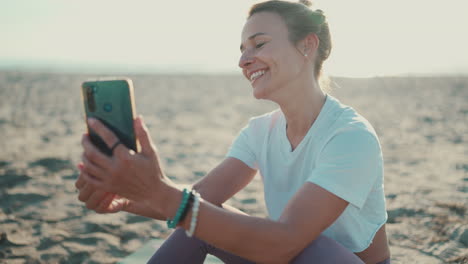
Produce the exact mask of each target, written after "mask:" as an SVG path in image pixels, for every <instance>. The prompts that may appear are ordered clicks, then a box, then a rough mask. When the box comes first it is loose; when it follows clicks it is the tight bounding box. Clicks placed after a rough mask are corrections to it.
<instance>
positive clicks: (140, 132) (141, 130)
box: [134, 116, 155, 155]
mask: <svg viewBox="0 0 468 264" xmlns="http://www.w3.org/2000/svg"><path fill="white" fill-rule="evenodd" d="M134 123H135V134H136V136H137V138H138V141H140V144H141V152H142V153H143V154H144V155H153V154H154V152H155V149H154V144H153V141H152V140H151V135H150V134H149V131H148V127H147V126H146V125H145V122H144V121H143V116H139V117H137V118H136V120H135V122H134Z"/></svg>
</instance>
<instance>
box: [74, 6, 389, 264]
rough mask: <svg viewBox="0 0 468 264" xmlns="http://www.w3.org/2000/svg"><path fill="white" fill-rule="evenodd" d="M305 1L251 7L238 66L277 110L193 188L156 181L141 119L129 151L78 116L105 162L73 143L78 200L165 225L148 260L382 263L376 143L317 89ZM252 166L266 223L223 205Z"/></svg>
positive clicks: (157, 170)
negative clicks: (104, 148)
mask: <svg viewBox="0 0 468 264" xmlns="http://www.w3.org/2000/svg"><path fill="white" fill-rule="evenodd" d="M308 5H309V3H307V2H304V1H302V2H301V3H291V2H284V1H268V2H264V3H260V4H256V5H254V6H253V7H252V9H251V10H250V12H249V16H248V20H247V22H246V24H245V26H244V29H243V31H242V37H241V47H240V49H241V53H242V55H241V58H240V61H239V67H241V68H242V70H243V74H244V76H245V77H246V78H247V79H248V80H250V82H251V85H252V87H253V94H254V96H255V97H256V98H257V99H267V100H271V101H273V102H276V103H277V104H278V105H279V109H278V110H276V111H273V112H271V113H267V114H265V115H262V116H259V117H255V118H252V119H251V120H250V122H249V124H248V125H247V126H246V127H245V128H244V129H242V131H241V132H240V134H239V135H238V137H237V138H236V140H235V141H234V143H233V145H232V146H231V149H230V151H229V153H228V155H227V157H226V159H225V160H224V161H223V162H222V163H221V164H220V165H219V166H217V167H216V168H215V169H213V170H212V171H211V172H210V173H209V174H208V175H206V176H205V177H204V178H203V179H201V180H200V181H199V182H197V183H196V184H195V185H194V186H193V190H194V191H192V192H189V191H187V190H184V191H183V192H182V191H181V190H180V189H179V188H177V186H175V185H174V184H173V183H171V182H170V180H169V179H167V178H166V177H165V176H164V172H163V171H162V169H161V167H160V163H159V158H158V154H157V151H156V147H155V146H154V144H153V143H152V141H151V138H150V137H149V133H148V131H147V129H146V126H145V124H144V122H143V120H142V118H137V119H136V120H135V131H136V134H137V138H138V140H139V141H140V143H141V147H142V149H141V151H140V152H139V153H135V152H133V151H130V150H129V149H127V148H126V147H125V146H124V145H122V144H119V141H118V140H117V138H116V137H115V135H114V134H112V132H110V131H109V130H107V129H106V128H105V126H103V125H102V124H101V123H100V122H98V121H96V120H90V121H89V125H90V127H91V128H93V129H94V130H95V131H96V132H97V133H98V134H99V135H101V137H102V138H103V139H104V141H105V142H106V143H107V144H108V145H109V146H114V147H113V149H114V152H113V154H114V155H113V156H112V157H107V156H105V155H103V154H102V153H100V152H99V151H98V150H97V149H96V148H95V147H94V146H93V145H92V144H91V143H90V141H89V138H88V136H87V135H84V136H83V140H82V143H83V146H84V153H83V156H82V163H80V164H79V165H78V167H79V168H80V171H81V174H80V177H79V179H78V181H77V183H76V186H77V188H78V189H79V190H80V196H79V199H80V200H81V201H83V202H86V205H87V207H88V208H90V209H94V210H96V211H97V212H99V213H112V212H117V211H121V210H124V211H127V212H131V213H134V214H139V215H143V216H147V217H151V218H154V219H159V220H166V219H169V220H168V226H170V227H177V229H176V231H175V232H174V233H173V234H172V235H171V236H170V237H169V238H168V239H167V241H166V242H165V243H164V244H163V245H162V246H161V248H160V249H159V250H158V251H157V252H156V253H155V254H154V256H153V257H152V259H151V260H150V263H203V260H204V258H205V256H206V254H207V253H210V254H213V255H215V256H217V257H218V258H220V259H221V260H223V261H224V262H226V263H312V262H313V263H362V262H365V263H390V259H389V257H390V253H389V248H388V244H387V238H386V234H385V221H386V219H387V215H386V211H385V198H384V192H383V164H382V163H383V162H382V153H381V150H380V145H379V141H378V138H377V136H376V134H375V131H374V129H373V128H372V126H371V125H370V124H369V123H368V122H367V120H366V119H364V118H363V117H362V116H360V115H359V114H358V113H356V111H354V110H353V109H352V108H350V107H348V106H345V105H343V104H341V103H340V102H339V101H338V100H337V99H335V98H333V97H332V96H330V95H327V94H326V93H324V92H323V91H322V90H321V88H320V85H319V77H320V72H321V67H322V63H323V61H324V60H326V59H327V57H328V55H329V53H330V50H331V41H330V32H329V29H328V23H327V22H326V18H325V16H324V15H323V13H322V12H321V11H319V10H317V11H312V10H311V9H309V8H308ZM257 171H259V172H260V174H261V176H262V179H263V183H264V189H265V201H266V204H267V208H268V213H269V219H262V218H258V217H252V216H248V215H245V214H243V213H242V212H240V211H238V210H235V209H234V208H231V207H228V206H225V205H223V203H224V202H225V201H226V200H228V199H229V198H230V197H232V196H233V195H234V194H235V193H237V192H238V191H240V190H241V189H242V188H244V187H245V186H246V185H247V184H248V183H249V182H250V181H251V180H252V178H253V177H254V175H255V174H256V173H257ZM197 192H198V193H199V194H200V195H201V197H202V199H201V198H200V196H199V195H198V194H197ZM123 197H125V198H123Z"/></svg>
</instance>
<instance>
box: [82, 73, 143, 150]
mask: <svg viewBox="0 0 468 264" xmlns="http://www.w3.org/2000/svg"><path fill="white" fill-rule="evenodd" d="M81 95H82V99H83V103H84V111H85V121H86V120H87V118H89V117H94V118H96V119H98V120H100V121H101V122H102V123H103V124H104V125H106V126H107V127H108V128H109V129H110V130H112V131H113V132H114V134H115V135H116V136H117V137H118V138H119V140H120V141H121V142H122V143H123V144H124V145H125V146H127V147H128V148H129V149H133V150H134V151H136V152H138V149H137V141H136V136H135V130H134V128H133V120H134V118H135V114H136V111H135V102H134V95H133V84H132V80H130V79H128V78H111V79H109V78H107V79H99V80H93V81H86V82H84V83H83V84H82V85H81ZM87 124H88V122H86V126H87V128H88V134H89V137H90V139H91V142H92V143H93V144H94V145H95V146H96V147H97V148H98V149H99V150H100V151H101V152H103V153H104V154H106V155H108V156H112V150H111V149H110V147H108V146H107V144H106V143H105V142H104V141H103V140H102V139H101V138H100V137H99V136H98V135H97V134H96V133H95V132H94V131H93V130H92V129H90V128H89V126H88V125H87Z"/></svg>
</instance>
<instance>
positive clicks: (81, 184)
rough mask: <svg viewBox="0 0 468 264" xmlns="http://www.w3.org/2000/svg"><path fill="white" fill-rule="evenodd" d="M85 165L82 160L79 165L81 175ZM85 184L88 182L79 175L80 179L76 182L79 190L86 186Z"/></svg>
mask: <svg viewBox="0 0 468 264" xmlns="http://www.w3.org/2000/svg"><path fill="white" fill-rule="evenodd" d="M83 166H84V165H83V163H81V162H80V163H79V164H78V165H77V167H78V169H79V170H80V175H81V172H82V171H83ZM85 184H86V182H85V180H84V179H83V177H80V176H78V179H77V180H76V182H75V187H76V188H77V189H78V190H79V189H81V188H83V187H84V186H85Z"/></svg>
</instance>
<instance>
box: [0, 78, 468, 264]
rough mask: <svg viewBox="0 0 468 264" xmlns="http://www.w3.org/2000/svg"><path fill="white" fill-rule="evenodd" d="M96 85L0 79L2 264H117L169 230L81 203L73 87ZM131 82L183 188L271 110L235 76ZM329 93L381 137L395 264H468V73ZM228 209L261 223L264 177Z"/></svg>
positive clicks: (80, 127) (340, 85)
mask: <svg viewBox="0 0 468 264" xmlns="http://www.w3.org/2000/svg"><path fill="white" fill-rule="evenodd" d="M93 77H96V76H91V75H80V74H50V73H25V72H0V136H1V140H0V150H1V152H0V187H1V188H0V263H114V262H116V261H118V260H120V259H122V258H123V257H125V256H127V255H128V254H130V253H131V252H134V251H135V250H136V249H138V248H140V247H141V246H142V245H143V244H144V243H145V242H146V241H148V240H150V239H152V238H165V237H166V236H167V235H168V234H169V231H168V230H167V229H166V227H165V223H161V222H158V221H155V220H151V219H146V218H143V217H139V216H134V215H130V214H126V213H118V214H112V215H99V214H96V213H94V212H93V211H90V210H88V209H86V208H85V207H84V206H83V204H81V203H80V202H79V201H78V200H77V192H76V190H75V188H74V182H75V179H76V177H77V170H76V169H75V168H74V164H76V163H77V162H78V160H79V156H80V154H81V148H80V137H81V134H82V133H83V131H84V130H85V126H84V123H83V114H82V105H81V101H80V93H79V87H80V83H81V82H82V81H83V80H86V79H89V78H93ZM129 77H131V78H132V79H133V81H134V84H135V88H136V102H137V111H138V113H140V114H143V115H144V116H145V120H146V122H147V123H148V124H149V126H150V130H151V134H152V137H153V139H154V140H155V142H156V143H157V146H158V148H159V151H160V154H161V159H162V162H163V165H164V167H165V171H166V173H167V175H168V176H169V177H171V178H172V179H173V180H174V181H176V182H178V183H181V184H188V183H193V182H194V181H195V180H197V179H199V178H200V177H202V176H203V175H205V174H206V173H207V172H208V171H209V170H210V169H211V168H213V167H214V166H216V165H217V163H218V162H220V161H221V160H222V159H223V157H224V155H225V153H226V151H227V149H228V147H229V145H230V143H231V141H232V140H233V139H234V137H235V135H236V134H237V133H238V131H239V130H240V129H241V128H242V127H243V126H244V125H245V124H246V122H247V121H248V119H249V117H251V116H254V115H258V114H261V113H264V112H267V111H270V110H272V109H274V108H276V106H275V105H274V104H272V103H268V102H265V101H257V100H255V99H254V98H253V97H252V95H251V88H250V85H249V84H248V82H247V81H245V80H243V79H242V77H241V76H240V74H239V75H233V76H229V75H223V76H221V75H183V76H182V75H181V76H177V75H152V76H151V75H130V76H129ZM332 86H333V87H334V88H333V91H332V92H331V94H333V95H334V96H336V97H337V98H339V99H340V100H341V101H342V102H344V103H346V104H349V105H351V106H353V107H354V108H355V109H357V110H358V111H359V112H360V113H361V114H362V115H364V116H365V117H367V118H368V119H369V121H370V122H371V123H372V124H373V125H374V127H375V129H376V131H377V133H378V134H379V136H380V140H381V143H382V148H383V153H384V158H385V190H386V197H387V207H388V215H389V220H388V224H387V232H388V236H389V243H390V245H391V251H392V261H393V262H392V263H468V250H467V246H468V218H467V211H468V77H450V78H449V77H425V78H422V77H407V78H401V77H399V78H396V77H394V78H390V77H389V78H372V79H345V78H334V79H333V83H332ZM230 203H231V204H233V205H234V206H237V207H239V208H241V209H242V210H244V211H246V212H247V213H249V214H252V215H256V216H265V215H266V213H265V205H264V200H263V196H262V186H261V180H260V179H259V177H256V178H255V179H254V181H253V182H252V183H251V184H250V185H249V186H247V187H246V189H245V190H243V191H242V192H240V193H239V194H237V195H236V196H235V197H233V198H232V199H231V201H230Z"/></svg>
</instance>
